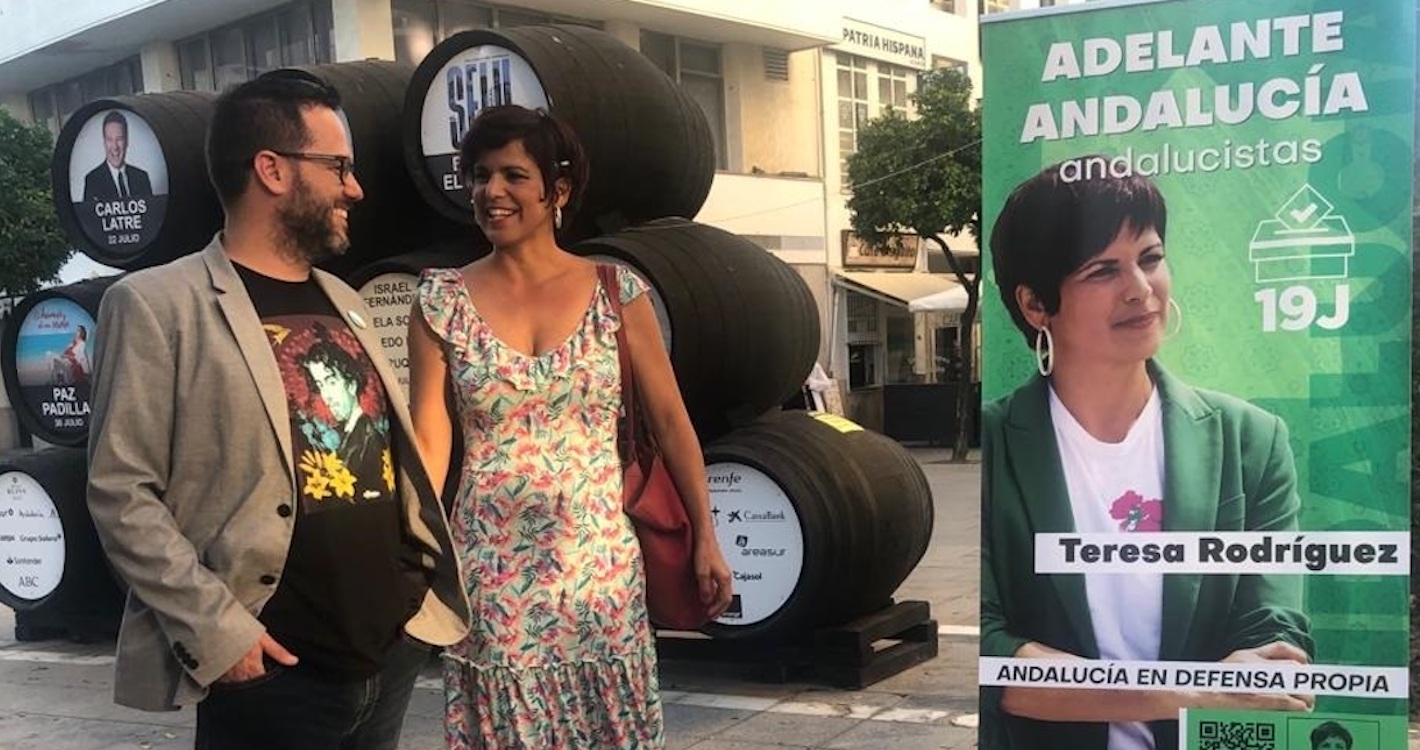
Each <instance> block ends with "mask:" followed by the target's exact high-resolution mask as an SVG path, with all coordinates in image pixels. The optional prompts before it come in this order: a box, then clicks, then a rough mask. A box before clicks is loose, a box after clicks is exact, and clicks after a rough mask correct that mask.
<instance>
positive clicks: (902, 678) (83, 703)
mask: <svg viewBox="0 0 1420 750" xmlns="http://www.w3.org/2000/svg"><path fill="white" fill-rule="evenodd" d="M914 454H915V455H916V457H917V459H918V462H919V463H920V464H921V465H922V467H923V470H924V471H925V473H926V475H927V478H928V480H929V482H930V483H931V485H932V490H933V495H934V498H935V503H936V523H935V526H934V529H933V534H932V543H931V547H930V549H929V550H928V552H927V555H926V556H925V557H924V558H923V560H922V562H921V564H920V565H919V566H918V567H917V569H916V570H915V571H914V572H913V574H912V575H911V577H909V578H908V580H907V581H906V582H905V583H904V584H903V586H902V587H901V588H900V589H899V591H898V598H899V599H921V600H925V601H927V602H929V603H930V604H931V607H932V616H933V617H934V618H936V619H937V621H938V622H939V623H941V625H942V628H941V633H940V634H939V640H938V643H939V646H940V649H941V652H940V655H939V656H938V657H937V658H936V659H934V660H932V661H929V662H927V663H925V664H921V665H919V666H917V667H914V668H912V669H910V670H907V671H906V672H903V673H902V674H899V675H897V676H895V677H892V678H889V679H887V680H884V681H882V682H880V683H877V684H875V685H872V686H870V687H868V688H867V689H864V690H858V691H844V690H835V689H831V688H827V687H824V686H822V685H816V684H810V683H787V684H770V683H764V682H758V681H755V680H753V679H751V678H750V677H749V675H748V673H747V672H746V670H745V668H744V667H737V666H735V665H731V664H707V663H701V662H688V661H663V662H662V670H661V672H662V690H663V696H664V698H665V701H666V721H667V737H668V748H669V749H670V750H770V749H771V748H773V749H775V750H784V749H785V748H790V749H798V750H866V749H868V748H871V749H872V750H969V749H970V748H974V747H975V737H976V732H975V729H974V726H975V712H976V687H975V685H976V653H977V651H976V625H977V594H978V592H977V582H978V567H977V540H978V539H979V527H978V520H977V519H978V502H979V500H978V497H979V495H978V493H979V476H980V474H979V467H978V466H977V465H975V464H971V465H966V466H962V465H955V464H949V463H946V461H945V460H946V457H947V453H946V451H942V450H925V449H923V450H914ZM112 651H113V649H112V644H96V645H79V644H72V643H67V642H59V641H45V642H37V643H18V642H16V641H15V640H14V619H13V613H11V612H10V610H8V609H6V608H4V607H0V750H169V749H170V750H177V749H180V748H181V749H185V748H190V747H192V720H193V712H192V711H190V710H186V711H180V712H174V713H167V714H152V713H142V712H138V711H132V710H129V709H124V708H120V707H118V706H115V705H114V704H113V702H112V699H111V691H112V661H113V657H112ZM442 711H443V698H442V694H441V692H440V690H439V675H438V671H437V667H436V666H435V665H433V664H431V665H430V667H429V668H428V669H426V670H425V672H424V674H423V676H422V678H421V680H420V683H419V687H418V689H417V690H416V691H415V695H414V699H413V700H412V701H411V704H410V707H409V713H408V717H407V720H406V725H405V732H404V740H403V742H402V743H401V748H402V750H442V748H443V747H444V742H443V734H442V726H441V721H442ZM1410 748H1412V749H1413V750H1420V740H1417V735H1416V732H1415V729H1414V727H1413V726H1412V731H1411V742H1410ZM1062 750H1071V749H1070V748H1064V749H1062ZM1382 750H1392V749H1390V748H1383V749H1382ZM1397 750H1398V749H1397Z"/></svg>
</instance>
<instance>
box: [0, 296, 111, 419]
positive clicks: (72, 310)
mask: <svg viewBox="0 0 1420 750" xmlns="http://www.w3.org/2000/svg"><path fill="white" fill-rule="evenodd" d="M119 278H121V277H120V276H103V277H100V278H95V279H88V280H86V281H80V282H77V283H74V284H67V285H65V286H56V287H50V288H49V289H44V290H42V291H38V292H35V293H34V294H31V295H29V296H27V297H25V298H24V300H22V301H21V302H20V304H18V305H16V306H15V310H14V312H13V313H12V318H11V322H10V325H7V326H5V332H4V338H3V339H0V371H3V373H4V379H5V392H6V394H8V395H9V397H10V404H11V406H13V407H14V409H15V415H16V417H17V418H18V419H19V420H20V424H21V425H22V426H23V427H24V428H25V430H27V431H28V432H30V433H31V434H33V435H34V436H35V437H37V438H39V439H40V440H43V441H45V442H46V443H53V444H54V445H67V446H80V445H84V443H85V442H86V441H87V440H88V437H89V389H90V377H91V375H92V367H91V363H90V357H91V356H92V354H93V351H94V345H95V342H96V340H97V339H96V338H95V337H96V336H98V335H99V333H100V332H99V331H98V330H96V326H95V325H94V321H95V318H97V317H98V314H99V301H100V300H101V299H102V298H103V295H104V291H105V290H107V289H108V288H109V287H110V286H111V285H113V283H114V282H115V281H117V280H118V279H119Z"/></svg>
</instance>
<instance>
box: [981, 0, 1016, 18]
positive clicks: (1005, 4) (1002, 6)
mask: <svg viewBox="0 0 1420 750" xmlns="http://www.w3.org/2000/svg"><path fill="white" fill-rule="evenodd" d="M1010 9H1011V0H977V6H976V11H977V12H978V13H980V14H981V15H983V16H984V15H987V14H988V13H1001V12H1004V11H1008V10H1010Z"/></svg>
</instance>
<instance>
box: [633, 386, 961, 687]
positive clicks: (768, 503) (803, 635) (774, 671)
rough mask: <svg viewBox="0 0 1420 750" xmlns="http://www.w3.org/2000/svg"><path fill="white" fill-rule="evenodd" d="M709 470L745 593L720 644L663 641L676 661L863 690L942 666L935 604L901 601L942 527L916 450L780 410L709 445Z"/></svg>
mask: <svg viewBox="0 0 1420 750" xmlns="http://www.w3.org/2000/svg"><path fill="white" fill-rule="evenodd" d="M705 464H706V476H707V481H708V483H709V487H710V500H711V505H712V508H713V514H714V517H715V519H716V521H715V533H716V536H717V538H718V540H719V542H720V547H721V548H722V549H723V550H725V557H726V561H727V562H728V563H729V565H730V568H731V573H732V577H733V582H734V587H735V593H734V598H733V601H732V603H731V605H730V608H729V609H728V610H727V611H726V612H725V613H724V614H722V615H721V616H720V617H719V618H717V619H716V620H715V621H713V622H711V623H709V624H707V625H706V626H705V627H704V628H702V631H703V632H704V633H705V634H706V635H709V636H711V638H710V639H709V640H705V639H703V638H702V639H697V638H684V637H679V636H677V635H675V634H663V635H662V637H661V639H660V648H661V650H662V652H663V653H664V654H666V655H667V657H668V658H694V659H710V660H729V661H740V662H747V663H749V664H753V665H757V667H758V668H757V672H758V673H759V674H760V675H761V676H765V675H768V676H774V675H778V676H779V677H781V678H784V679H787V678H790V677H793V676H799V675H807V676H811V677H816V678H818V679H820V680H823V681H827V682H829V683H830V684H833V685H835V686H839V687H845V688H853V689H857V688H861V687H864V686H865V685H868V684H872V683H873V682H877V681H879V680H881V679H884V678H886V677H888V676H891V675H892V674H896V673H898V672H901V671H902V670H905V669H908V668H910V667H912V666H915V665H917V664H920V663H922V662H924V661H927V660H929V659H931V658H934V657H935V656H936V655H937V650H938V642H937V623H936V621H935V620H933V619H932V617H931V611H930V606H929V605H928V603H927V602H922V601H911V600H908V601H894V599H893V597H894V594H895V593H896V592H897V591H898V589H899V587H900V586H901V585H902V583H903V582H904V581H905V580H906V579H907V577H908V576H909V575H910V574H911V572H912V571H913V569H914V568H915V567H916V566H917V564H918V563H919V562H920V561H921V559H922V557H923V555H924V554H925V553H926V551H927V546H928V542H929V540H930V538H931V535H932V528H933V521H934V512H933V506H932V503H933V500H932V492H931V488H930V486H929V484H928V482H927V480H926V477H925V476H924V475H923V473H922V469H921V467H920V466H919V465H918V464H917V462H916V460H915V459H914V458H913V457H912V455H911V454H910V453H909V452H908V451H907V450H906V449H905V448H903V447H902V446H901V445H900V444H898V443H897V442H896V441H893V440H891V439H889V438H886V437H884V436H882V435H879V434H877V433H874V432H872V431H870V430H865V429H863V428H862V427H860V426H859V425H857V424H854V423H853V422H851V421H849V420H846V419H843V418H841V417H836V416H833V415H830V414H821V413H816V412H805V411H784V412H771V413H769V414H765V415H763V416H761V417H760V418H758V419H757V420H755V421H753V422H751V423H749V424H747V425H745V426H742V427H740V428H737V429H735V430H732V431H731V432H729V433H726V434H725V435H723V436H721V437H720V438H719V439H717V440H715V441H713V442H711V443H709V444H708V445H706V447H705Z"/></svg>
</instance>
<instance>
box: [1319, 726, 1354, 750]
mask: <svg viewBox="0 0 1420 750" xmlns="http://www.w3.org/2000/svg"><path fill="white" fill-rule="evenodd" d="M1332 738H1335V739H1338V740H1341V741H1342V742H1344V743H1346V750H1351V742H1352V738H1351V732H1349V731H1347V729H1346V727H1343V726H1341V725H1340V724H1338V723H1336V722H1334V721H1324V722H1322V723H1320V724H1318V725H1316V729H1313V730H1312V738H1311V739H1312V749H1313V750H1316V748H1319V747H1321V743H1323V742H1326V741H1327V740H1329V739H1332Z"/></svg>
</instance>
